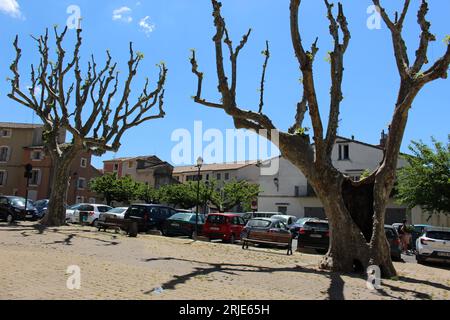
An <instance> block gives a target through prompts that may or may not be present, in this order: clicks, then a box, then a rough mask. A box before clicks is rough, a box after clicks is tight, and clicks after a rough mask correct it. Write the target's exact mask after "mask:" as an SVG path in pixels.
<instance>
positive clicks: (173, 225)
mask: <svg viewBox="0 0 450 320" xmlns="http://www.w3.org/2000/svg"><path fill="white" fill-rule="evenodd" d="M179 226H180V225H179V224H178V223H172V227H179Z"/></svg>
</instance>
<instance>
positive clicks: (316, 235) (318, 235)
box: [310, 234, 322, 238]
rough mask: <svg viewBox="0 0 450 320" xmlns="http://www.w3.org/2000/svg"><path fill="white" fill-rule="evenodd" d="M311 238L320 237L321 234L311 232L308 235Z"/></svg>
mask: <svg viewBox="0 0 450 320" xmlns="http://www.w3.org/2000/svg"><path fill="white" fill-rule="evenodd" d="M310 237H311V238H322V235H321V234H311V235H310Z"/></svg>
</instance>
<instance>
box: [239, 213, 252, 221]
mask: <svg viewBox="0 0 450 320" xmlns="http://www.w3.org/2000/svg"><path fill="white" fill-rule="evenodd" d="M236 214H237V215H239V216H241V218H242V219H244V221H245V223H247V222H248V221H249V220H250V219H252V217H253V212H244V213H236Z"/></svg>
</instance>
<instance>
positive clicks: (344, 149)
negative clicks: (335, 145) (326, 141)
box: [338, 144, 350, 160]
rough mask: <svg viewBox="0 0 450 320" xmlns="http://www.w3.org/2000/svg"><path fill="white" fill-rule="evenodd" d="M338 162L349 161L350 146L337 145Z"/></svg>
mask: <svg viewBox="0 0 450 320" xmlns="http://www.w3.org/2000/svg"><path fill="white" fill-rule="evenodd" d="M338 160H350V146H349V145H348V144H340V145H339V159H338Z"/></svg>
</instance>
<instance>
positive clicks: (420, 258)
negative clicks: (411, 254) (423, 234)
mask: <svg viewBox="0 0 450 320" xmlns="http://www.w3.org/2000/svg"><path fill="white" fill-rule="evenodd" d="M416 261H417V263H418V264H424V263H425V259H424V258H423V257H422V256H421V255H420V254H418V255H416Z"/></svg>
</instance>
